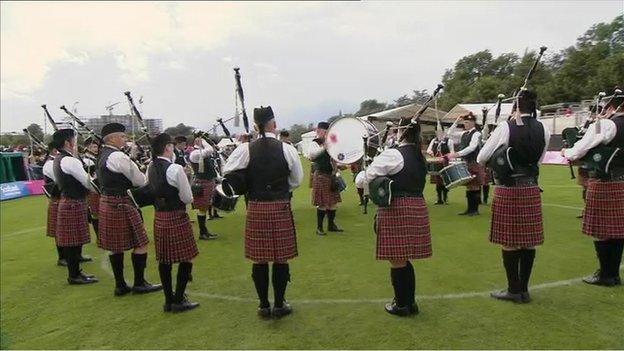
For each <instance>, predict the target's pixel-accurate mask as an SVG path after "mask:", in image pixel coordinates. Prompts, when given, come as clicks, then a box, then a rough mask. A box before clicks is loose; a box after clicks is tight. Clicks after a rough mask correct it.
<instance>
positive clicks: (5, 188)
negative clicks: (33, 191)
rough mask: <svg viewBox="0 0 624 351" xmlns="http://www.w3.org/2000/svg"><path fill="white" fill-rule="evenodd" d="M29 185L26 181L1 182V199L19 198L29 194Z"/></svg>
mask: <svg viewBox="0 0 624 351" xmlns="http://www.w3.org/2000/svg"><path fill="white" fill-rule="evenodd" d="M28 195H30V191H28V186H27V185H26V182H11V183H2V184H0V201H4V200H10V199H17V198H18V197H23V196H28Z"/></svg>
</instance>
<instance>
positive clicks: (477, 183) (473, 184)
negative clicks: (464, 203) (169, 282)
mask: <svg viewBox="0 0 624 351" xmlns="http://www.w3.org/2000/svg"><path fill="white" fill-rule="evenodd" d="M466 165H467V166H468V171H469V172H470V174H472V175H474V176H475V177H474V178H472V180H471V181H470V182H468V183H466V188H467V190H468V191H477V190H481V186H483V184H484V183H483V180H484V178H485V174H484V170H483V167H481V166H480V165H479V164H478V163H476V162H474V161H470V162H469V161H466Z"/></svg>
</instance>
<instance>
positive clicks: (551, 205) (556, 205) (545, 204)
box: [542, 203, 583, 211]
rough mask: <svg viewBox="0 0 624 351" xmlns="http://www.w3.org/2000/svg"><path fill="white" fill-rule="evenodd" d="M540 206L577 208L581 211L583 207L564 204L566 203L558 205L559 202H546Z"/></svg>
mask: <svg viewBox="0 0 624 351" xmlns="http://www.w3.org/2000/svg"><path fill="white" fill-rule="evenodd" d="M542 206H548V207H559V208H567V209H569V210H578V211H582V210H583V207H576V206H566V205H559V204H548V203H543V204H542Z"/></svg>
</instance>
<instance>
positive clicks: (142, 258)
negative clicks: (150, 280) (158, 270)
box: [132, 252, 147, 286]
mask: <svg viewBox="0 0 624 351" xmlns="http://www.w3.org/2000/svg"><path fill="white" fill-rule="evenodd" d="M146 265H147V252H146V253H143V254H136V253H133V254H132V268H134V285H135V286H140V285H143V284H144V283H145V266H146Z"/></svg>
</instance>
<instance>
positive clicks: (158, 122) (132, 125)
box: [85, 114, 163, 135]
mask: <svg viewBox="0 0 624 351" xmlns="http://www.w3.org/2000/svg"><path fill="white" fill-rule="evenodd" d="M143 121H144V122H145V126H146V127H147V131H148V133H149V134H150V135H155V134H158V133H161V132H162V131H163V122H162V119H160V118H144V119H143ZM108 123H121V124H123V125H124V126H125V127H126V131H127V132H128V134H133V133H134V132H137V133H138V132H140V131H141V125H140V124H139V121H138V120H137V119H136V118H134V117H133V116H132V115H130V114H126V115H112V114H111V115H102V116H99V117H87V118H85V124H86V125H87V126H88V127H89V128H91V129H93V131H94V132H95V133H97V134H100V132H101V131H102V127H104V125H106V124H108Z"/></svg>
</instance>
